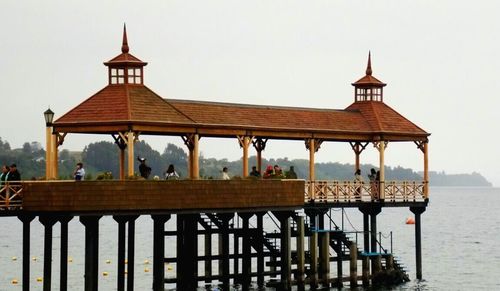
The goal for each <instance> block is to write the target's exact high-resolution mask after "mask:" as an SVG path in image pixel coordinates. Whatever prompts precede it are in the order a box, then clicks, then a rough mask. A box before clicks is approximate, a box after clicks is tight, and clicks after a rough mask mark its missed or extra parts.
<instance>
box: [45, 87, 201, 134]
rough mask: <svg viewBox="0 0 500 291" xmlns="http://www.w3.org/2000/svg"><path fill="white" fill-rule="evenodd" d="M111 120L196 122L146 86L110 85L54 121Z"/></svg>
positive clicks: (56, 122)
mask: <svg viewBox="0 0 500 291" xmlns="http://www.w3.org/2000/svg"><path fill="white" fill-rule="evenodd" d="M109 121H152V122H164V123H175V124H178V123H182V124H189V123H193V122H192V121H191V120H190V119H189V118H188V117H187V116H185V115H183V114H182V113H181V112H179V111H177V110H176V109H175V108H173V107H172V106H171V105H169V104H167V103H166V102H165V101H164V100H163V99H162V98H161V97H160V96H158V95H157V94H156V93H154V92H153V91H151V90H150V89H149V88H147V87H146V86H143V85H132V84H120V85H108V86H106V87H105V88H104V89H102V90H101V91H99V92H97V93H96V94H94V95H93V96H92V97H90V98H88V99H87V100H85V101H84V102H82V103H81V104H79V105H78V106H76V107H75V108H73V109H72V110H70V111H69V112H68V113H66V114H64V115H63V116H62V117H60V118H59V119H57V120H56V121H55V124H56V125H58V124H62V123H99V122H109Z"/></svg>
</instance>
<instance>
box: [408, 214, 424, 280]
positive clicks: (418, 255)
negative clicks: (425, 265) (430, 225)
mask: <svg viewBox="0 0 500 291" xmlns="http://www.w3.org/2000/svg"><path fill="white" fill-rule="evenodd" d="M410 211H411V212H413V213H414V214H415V261H416V263H415V264H416V268H417V279H419V280H422V236H421V222H422V221H421V218H420V215H421V214H422V213H423V212H424V211H425V207H410Z"/></svg>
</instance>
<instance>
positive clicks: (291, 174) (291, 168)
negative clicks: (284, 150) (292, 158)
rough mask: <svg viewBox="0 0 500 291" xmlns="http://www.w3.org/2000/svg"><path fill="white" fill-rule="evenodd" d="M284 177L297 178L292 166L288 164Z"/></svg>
mask: <svg viewBox="0 0 500 291" xmlns="http://www.w3.org/2000/svg"><path fill="white" fill-rule="evenodd" d="M285 177H286V178H287V179H297V173H295V170H294V168H293V166H290V170H288V172H286V175H285Z"/></svg>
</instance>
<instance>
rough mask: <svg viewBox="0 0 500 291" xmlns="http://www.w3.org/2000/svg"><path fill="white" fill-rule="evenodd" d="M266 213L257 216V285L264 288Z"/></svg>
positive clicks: (259, 213)
mask: <svg viewBox="0 0 500 291" xmlns="http://www.w3.org/2000/svg"><path fill="white" fill-rule="evenodd" d="M264 214H265V213H264V212H258V213H257V214H256V215H257V238H258V239H257V241H258V243H257V249H256V251H257V285H258V286H259V288H263V287H264V220H263V218H264Z"/></svg>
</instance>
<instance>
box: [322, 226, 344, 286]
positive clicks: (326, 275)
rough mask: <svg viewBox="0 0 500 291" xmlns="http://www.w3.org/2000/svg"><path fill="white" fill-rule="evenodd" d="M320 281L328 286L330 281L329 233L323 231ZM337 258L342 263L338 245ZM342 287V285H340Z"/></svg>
mask: <svg viewBox="0 0 500 291" xmlns="http://www.w3.org/2000/svg"><path fill="white" fill-rule="evenodd" d="M320 248H321V261H320V262H321V263H320V264H321V274H320V277H321V281H322V282H323V284H324V285H328V282H329V281H330V251H329V250H330V233H329V232H328V231H323V232H322V233H321V245H320ZM337 257H338V258H339V261H340V262H341V263H342V250H341V248H340V244H339V252H338V255H337ZM339 282H340V283H342V279H341V278H340V281H339ZM340 286H342V285H340Z"/></svg>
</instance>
